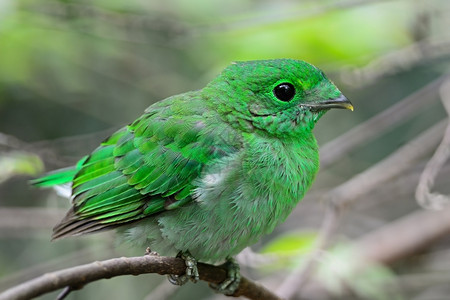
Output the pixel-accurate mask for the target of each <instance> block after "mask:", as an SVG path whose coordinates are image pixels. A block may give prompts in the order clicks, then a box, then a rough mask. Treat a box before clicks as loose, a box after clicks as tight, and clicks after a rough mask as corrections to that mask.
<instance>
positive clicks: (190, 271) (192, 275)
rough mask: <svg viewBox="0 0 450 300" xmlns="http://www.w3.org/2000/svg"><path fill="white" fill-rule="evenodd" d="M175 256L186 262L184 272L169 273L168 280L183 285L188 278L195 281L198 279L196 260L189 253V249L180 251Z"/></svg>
mask: <svg viewBox="0 0 450 300" xmlns="http://www.w3.org/2000/svg"><path fill="white" fill-rule="evenodd" d="M177 257H180V258H182V259H184V263H185V264H186V274H183V275H169V276H168V278H169V282H170V283H172V284H175V285H183V284H185V283H186V282H188V280H191V281H192V282H197V281H198V280H199V275H198V269H197V260H196V259H195V258H194V257H193V256H192V255H191V254H190V253H189V251H186V252H180V253H178V254H177Z"/></svg>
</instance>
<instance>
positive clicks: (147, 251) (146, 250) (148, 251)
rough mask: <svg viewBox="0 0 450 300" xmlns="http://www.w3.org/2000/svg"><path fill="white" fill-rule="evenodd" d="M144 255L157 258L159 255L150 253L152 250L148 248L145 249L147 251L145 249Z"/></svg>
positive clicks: (153, 252)
mask: <svg viewBox="0 0 450 300" xmlns="http://www.w3.org/2000/svg"><path fill="white" fill-rule="evenodd" d="M144 255H152V256H159V253H158V252H155V251H152V249H150V247H147V249H145V253H144Z"/></svg>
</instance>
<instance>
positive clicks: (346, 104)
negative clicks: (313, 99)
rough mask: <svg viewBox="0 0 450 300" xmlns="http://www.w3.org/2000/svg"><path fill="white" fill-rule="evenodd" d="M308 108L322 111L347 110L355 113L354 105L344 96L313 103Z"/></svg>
mask: <svg viewBox="0 0 450 300" xmlns="http://www.w3.org/2000/svg"><path fill="white" fill-rule="evenodd" d="M307 106H309V107H312V108H315V109H318V110H321V109H329V108H345V109H349V110H351V111H353V104H352V103H351V102H350V100H348V99H347V97H345V96H344V95H342V94H341V95H340V96H339V97H337V98H334V99H328V100H325V101H320V102H317V103H311V104H308V105H307Z"/></svg>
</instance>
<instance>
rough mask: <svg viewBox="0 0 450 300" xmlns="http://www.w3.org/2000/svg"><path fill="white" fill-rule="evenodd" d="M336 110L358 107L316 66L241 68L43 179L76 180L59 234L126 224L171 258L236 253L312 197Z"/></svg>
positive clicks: (290, 63) (157, 107) (291, 63)
mask: <svg viewBox="0 0 450 300" xmlns="http://www.w3.org/2000/svg"><path fill="white" fill-rule="evenodd" d="M334 107H335V108H349V109H351V108H352V106H351V104H350V102H349V101H348V100H347V99H346V98H345V97H343V96H342V94H341V92H340V91H339V90H338V89H337V88H336V87H335V86H334V85H333V84H332V83H331V82H330V81H329V80H328V79H327V78H326V77H325V76H324V74H323V73H322V72H321V71H320V70H319V69H317V68H315V67H314V66H312V65H310V64H307V63H305V62H302V61H296V60H290V59H280V60H267V61H252V62H240V63H235V64H232V65H230V66H229V67H228V68H226V69H225V70H224V71H223V72H222V73H221V74H220V75H219V76H218V77H217V78H216V79H214V80H213V81H212V82H211V83H209V84H208V85H207V86H206V87H205V88H204V89H202V90H199V91H194V92H188V93H185V94H181V95H177V96H173V97H170V98H167V99H165V100H163V101H160V102H158V103H156V104H154V105H152V106H150V107H149V108H148V109H147V110H146V111H145V113H144V115H142V116H141V117H140V118H139V119H137V120H136V121H134V122H133V123H131V124H130V125H129V126H127V127H125V128H122V129H121V130H119V131H117V132H116V133H114V134H113V135H112V136H111V137H109V138H108V139H106V140H105V141H104V142H103V143H102V144H101V145H100V146H99V147H98V148H97V149H96V150H94V152H92V153H91V154H90V155H89V156H87V157H85V158H83V159H82V160H80V162H79V163H78V164H77V166H76V167H73V168H70V169H65V170H61V171H57V172H55V173H52V174H49V175H47V176H46V177H43V178H41V179H37V180H35V181H34V184H36V185H38V186H52V185H59V184H65V183H71V184H72V199H73V203H72V204H73V205H72V207H71V209H70V210H69V212H68V213H67V215H66V216H65V217H64V219H63V220H62V221H61V222H60V223H59V224H58V225H56V227H55V228H54V234H53V238H61V237H65V236H70V235H78V234H84V233H90V232H96V231H99V230H103V229H109V228H119V232H120V234H121V236H122V237H123V238H124V239H126V240H130V241H133V242H135V243H138V244H140V245H142V246H149V247H151V249H152V250H156V251H158V252H161V253H162V254H165V255H168V254H174V253H177V252H179V251H184V252H185V251H190V253H192V255H193V256H194V257H196V258H197V259H199V260H203V261H219V260H222V259H224V258H226V257H228V256H231V255H234V254H236V253H238V252H239V251H241V250H242V249H243V248H244V247H246V246H248V245H250V244H252V243H254V242H256V241H257V240H258V239H259V238H260V237H261V236H262V235H263V234H266V233H269V232H271V231H272V230H273V229H274V227H275V226H276V225H277V224H279V223H280V222H282V221H283V220H284V219H285V218H286V217H287V215H288V214H289V213H290V212H291V211H292V209H293V208H294V207H295V205H296V204H297V203H298V201H299V200H300V199H301V198H302V197H303V195H304V194H305V192H306V190H307V189H308V188H309V186H310V185H311V183H312V182H313V180H314V177H315V174H316V172H317V170H318V166H319V159H318V149H317V144H316V140H315V138H314V136H313V134H312V129H313V127H314V124H315V123H316V122H317V120H318V119H319V118H320V117H321V116H322V115H323V114H324V113H325V112H326V111H327V110H328V109H329V108H334Z"/></svg>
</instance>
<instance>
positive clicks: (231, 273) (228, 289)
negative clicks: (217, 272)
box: [209, 258, 241, 296]
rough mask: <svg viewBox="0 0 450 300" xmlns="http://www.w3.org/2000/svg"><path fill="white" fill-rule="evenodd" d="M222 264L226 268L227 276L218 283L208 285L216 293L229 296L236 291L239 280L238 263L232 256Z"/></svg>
mask: <svg viewBox="0 0 450 300" xmlns="http://www.w3.org/2000/svg"><path fill="white" fill-rule="evenodd" d="M222 266H223V267H225V268H226V269H227V278H226V279H225V280H224V281H222V282H221V283H219V284H214V283H210V284H209V286H210V287H211V288H212V289H214V290H215V291H216V292H217V293H221V294H224V295H227V296H231V295H233V294H234V293H235V292H236V290H237V288H238V287H239V284H240V282H241V273H240V268H239V264H238V263H237V262H236V260H235V259H234V258H228V259H227V261H226V262H225V263H224V264H223V265H222Z"/></svg>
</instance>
